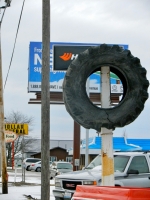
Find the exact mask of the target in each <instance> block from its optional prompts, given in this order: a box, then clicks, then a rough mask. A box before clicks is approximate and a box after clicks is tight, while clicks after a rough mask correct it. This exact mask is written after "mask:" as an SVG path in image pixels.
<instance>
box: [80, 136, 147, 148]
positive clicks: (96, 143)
mask: <svg viewBox="0 0 150 200" xmlns="http://www.w3.org/2000/svg"><path fill="white" fill-rule="evenodd" d="M149 147H150V145H149ZM81 148H83V149H84V148H86V140H83V141H82V144H81ZM88 149H101V137H93V138H89V146H88ZM113 149H114V151H141V150H142V147H140V146H139V145H138V142H137V143H136V144H134V143H133V142H130V144H129V143H128V140H126V139H125V138H124V137H113Z"/></svg>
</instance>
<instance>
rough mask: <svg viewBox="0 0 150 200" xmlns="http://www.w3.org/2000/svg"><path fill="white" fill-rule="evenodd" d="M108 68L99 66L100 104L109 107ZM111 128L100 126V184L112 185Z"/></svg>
mask: <svg viewBox="0 0 150 200" xmlns="http://www.w3.org/2000/svg"><path fill="white" fill-rule="evenodd" d="M110 93H111V90H110V68H109V67H101V105H102V107H103V108H109V107H110V105H111V102H110ZM112 137H113V133H112V130H111V129H110V130H109V129H107V128H101V139H102V145H101V155H102V185H103V186H114V157H113V138H112Z"/></svg>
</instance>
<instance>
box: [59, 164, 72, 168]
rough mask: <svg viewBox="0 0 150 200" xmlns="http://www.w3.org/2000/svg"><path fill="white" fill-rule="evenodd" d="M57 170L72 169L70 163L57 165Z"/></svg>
mask: <svg viewBox="0 0 150 200" xmlns="http://www.w3.org/2000/svg"><path fill="white" fill-rule="evenodd" d="M57 169H72V165H71V164H70V163H57Z"/></svg>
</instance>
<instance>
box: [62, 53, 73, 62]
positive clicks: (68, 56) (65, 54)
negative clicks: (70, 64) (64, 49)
mask: <svg viewBox="0 0 150 200" xmlns="http://www.w3.org/2000/svg"><path fill="white" fill-rule="evenodd" d="M71 56H72V53H64V54H63V55H62V56H59V57H60V58H61V59H62V60H64V61H68V60H70V58H71Z"/></svg>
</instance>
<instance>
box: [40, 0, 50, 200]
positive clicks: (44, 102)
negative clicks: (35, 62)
mask: <svg viewBox="0 0 150 200" xmlns="http://www.w3.org/2000/svg"><path fill="white" fill-rule="evenodd" d="M49 143H50V0H43V1H42V79H41V166H42V167H41V200H49V198H50V173H49V160H50V144H49Z"/></svg>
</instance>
